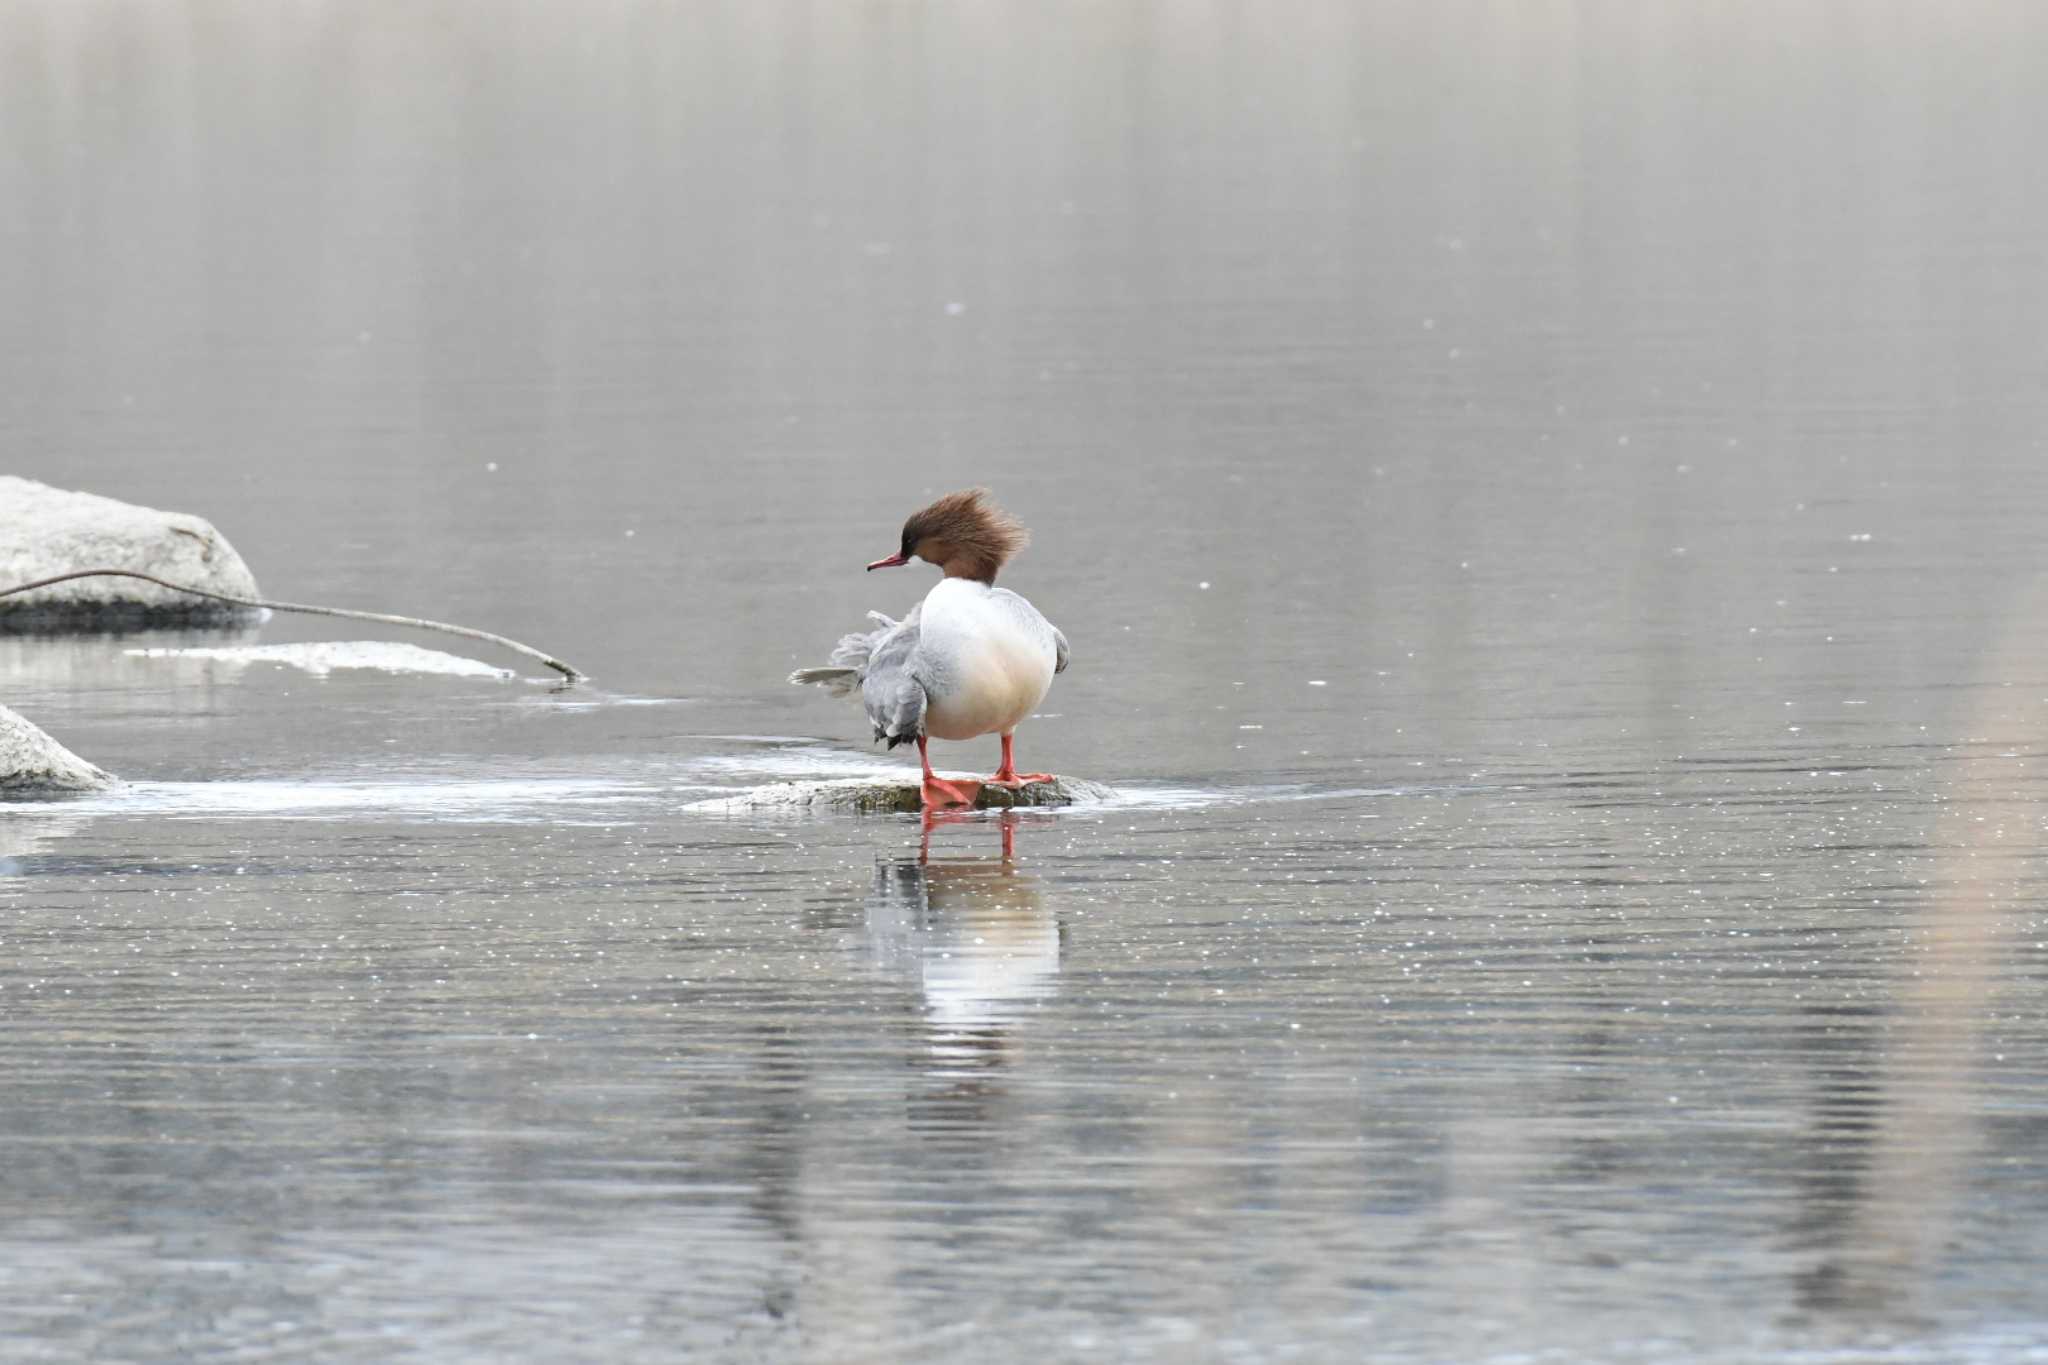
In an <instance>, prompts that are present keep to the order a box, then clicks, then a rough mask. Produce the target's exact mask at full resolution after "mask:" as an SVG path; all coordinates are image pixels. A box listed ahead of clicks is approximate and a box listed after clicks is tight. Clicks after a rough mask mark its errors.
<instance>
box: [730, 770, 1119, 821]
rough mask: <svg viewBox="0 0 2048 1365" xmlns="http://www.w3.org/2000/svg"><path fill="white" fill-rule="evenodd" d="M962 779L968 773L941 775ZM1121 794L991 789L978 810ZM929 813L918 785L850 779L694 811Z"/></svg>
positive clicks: (1088, 787) (1058, 783)
mask: <svg viewBox="0 0 2048 1365" xmlns="http://www.w3.org/2000/svg"><path fill="white" fill-rule="evenodd" d="M941 775H942V776H945V777H950V778H956V779H957V778H960V777H964V776H967V774H962V773H946V774H941ZM1113 795H1115V792H1114V791H1113V790H1112V789H1111V788H1109V787H1105V786H1103V785H1102V784H1101V783H1100V782H1090V781H1088V780H1087V779H1086V778H1080V777H1055V778H1054V779H1053V780H1052V781H1050V782H1027V783H1026V784H1025V785H1023V786H1021V787H1017V788H1014V789H1012V788H1009V787H991V786H989V785H987V784H986V783H984V784H983V786H982V788H981V795H980V797H979V798H978V799H977V800H976V801H975V803H974V809H976V810H1008V809H1010V808H1012V807H1017V808H1023V807H1030V806H1037V807H1046V806H1071V805H1073V804H1075V803H1076V802H1078V801H1101V800H1106V799H1107V798H1109V797H1111V796H1113ZM922 808H923V789H922V787H921V786H920V784H919V783H918V782H917V781H915V780H912V781H907V782H906V781H896V780H892V779H886V778H873V777H847V778H838V779H834V780H832V781H827V782H777V783H774V784H772V785H770V786H766V787H753V788H750V789H748V790H747V791H743V792H739V793H737V794H736V795H733V796H720V797H715V798H713V799H712V800H709V801H698V802H695V803H693V804H692V805H691V806H690V809H691V810H705V811H756V810H804V809H814V810H844V811H858V812H862V813H870V812H879V813H883V814H887V813H893V812H911V813H914V812H916V811H918V810H920V809H922Z"/></svg>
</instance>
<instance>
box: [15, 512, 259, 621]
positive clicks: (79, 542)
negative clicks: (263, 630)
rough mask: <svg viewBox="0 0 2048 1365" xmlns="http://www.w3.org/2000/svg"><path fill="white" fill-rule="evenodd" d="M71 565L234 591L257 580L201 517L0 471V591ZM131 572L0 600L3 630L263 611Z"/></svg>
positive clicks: (247, 593)
mask: <svg viewBox="0 0 2048 1365" xmlns="http://www.w3.org/2000/svg"><path fill="white" fill-rule="evenodd" d="M76 569H130V570H134V571H136V572H138V573H146V574H153V575H155V576H156V577H158V578H162V579H165V580H167V581H169V582H172V583H187V584H190V585H191V586H193V587H195V588H205V589H207V590H208V591H210V592H221V593H228V594H230V595H231V596H235V597H255V596H258V595H259V594H258V592H257V589H256V577H255V575H254V574H252V573H250V572H249V566H248V565H247V564H245V563H243V562H242V557H241V556H240V555H239V554H237V553H235V547H234V546H232V545H230V544H228V542H227V537H225V536H223V535H222V534H221V533H220V532H219V531H216V530H215V529H214V528H213V525H212V523H210V522H208V521H206V520H205V519H204V518H202V517H195V516H191V515H189V514H187V513H184V512H159V511H157V510H156V509H155V508H153V507H138V506H136V505H135V504H133V503H127V502H117V501H116V500H115V499H113V498H103V497H100V496H98V495H97V494H94V493H73V492H69V491H67V490H65V489H62V488H52V487H50V486H49V485H48V484H42V483H37V482H35V481H34V480H32V479H22V478H16V477H14V476H13V475H0V588H10V587H13V586H14V585H15V584H17V583H32V582H34V581H35V580H36V579H39V578H50V577H54V576H55V575H57V574H61V573H70V572H72V571H73V570H76ZM260 614H261V613H260V612H258V611H257V610H256V609H254V608H251V607H237V606H231V605H229V604H228V603H225V602H215V601H211V600H209V599H207V598H204V597H193V596H190V595H189V594H186V593H179V592H172V591H170V590H169V589H167V588H159V587H157V586H156V585H155V584H153V583H144V582H141V581H140V580H138V579H133V578H78V579H73V580H72V581H71V582H69V583H59V584H57V585H56V586H55V587H49V588H38V589H37V590H36V591H34V592H31V593H23V594H22V595H21V596H19V597H0V630H38V631H53V632H55V631H76V630H123V629H136V628H140V627H144V626H161V625H195V624H200V625H204V624H214V623H219V622H223V621H236V620H246V619H249V618H252V617H255V616H258V615H260Z"/></svg>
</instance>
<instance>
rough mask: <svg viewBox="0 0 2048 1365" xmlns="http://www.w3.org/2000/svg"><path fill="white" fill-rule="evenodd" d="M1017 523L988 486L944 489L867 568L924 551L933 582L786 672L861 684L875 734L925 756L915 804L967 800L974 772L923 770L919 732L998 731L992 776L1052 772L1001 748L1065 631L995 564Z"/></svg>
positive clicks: (952, 735)
mask: <svg viewBox="0 0 2048 1365" xmlns="http://www.w3.org/2000/svg"><path fill="white" fill-rule="evenodd" d="M1029 540H1030V534H1029V533H1028V532H1027V531H1025V529H1024V527H1023V524H1022V523H1021V522H1019V521H1018V520H1017V519H1016V518H1015V517H1013V516H1011V515H1010V514H1009V513H1007V512H1005V511H1003V510H1002V509H1001V508H1000V507H997V506H996V505H995V504H994V503H993V502H991V501H990V500H989V495H988V490H987V489H983V488H970V489H968V490H966V491H965V492H962V493H948V494H947V495H946V496H945V497H943V498H940V499H939V500H938V501H937V502H935V503H933V504H932V505H931V506H929V507H926V508H924V509H923V510H922V511H919V512H916V513H913V514H912V516H911V518H910V520H908V521H906V522H904V523H903V541H902V548H901V549H899V550H898V551H897V552H896V553H895V554H893V555H890V556H889V557H888V558H887V559H878V560H876V561H875V562H874V563H872V564H870V565H868V568H869V569H870V570H873V569H888V568H894V567H895V566H896V565H899V564H908V563H909V562H910V561H911V560H913V559H922V560H924V561H925V562H926V563H927V564H936V565H938V566H939V568H941V569H943V570H944V571H945V575H946V576H945V577H944V578H941V579H940V580H939V582H938V586H936V587H934V588H933V589H932V590H931V591H930V592H929V593H926V594H925V599H924V601H922V602H920V603H919V604H918V605H917V606H915V607H912V608H911V609H910V615H908V616H906V617H904V618H903V619H902V620H901V621H892V620H890V619H889V618H888V617H886V616H884V615H882V613H880V612H878V611H871V612H869V613H868V616H869V617H870V618H871V619H872V620H875V621H877V622H880V623H881V629H879V630H875V631H870V632H868V633H866V634H854V635H848V636H845V637H843V638H842V639H841V640H840V641H839V647H838V648H837V649H835V650H833V651H832V662H831V664H830V666H828V667H825V668H800V669H798V670H797V671H796V672H794V673H792V674H790V675H789V680H790V681H791V682H793V683H820V684H822V685H824V686H825V687H827V688H829V689H831V691H832V693H833V695H834V696H840V697H845V696H851V695H852V693H853V690H854V689H855V688H856V687H857V688H859V689H860V695H861V701H862V703H863V704H864V705H865V706H866V707H867V713H868V719H869V720H870V721H872V722H873V723H874V727H875V738H876V739H881V740H887V741H888V742H889V747H890V748H892V749H893V748H895V747H896V746H897V745H899V744H907V743H909V742H910V741H912V740H916V741H917V756H918V758H919V759H920V760H921V761H922V762H923V764H924V805H925V808H926V809H927V810H929V809H931V808H932V807H934V806H944V805H961V806H968V805H973V804H974V800H975V798H976V797H977V796H979V795H980V794H981V786H982V784H981V783H979V782H950V781H947V780H946V779H944V778H942V777H938V776H937V775H935V774H934V773H933V772H932V760H931V754H930V752H929V751H928V750H927V748H926V742H927V740H928V739H973V738H974V737H975V736H977V735H989V734H996V735H1001V736H1002V737H1003V766H1002V767H1001V768H999V769H998V770H997V771H996V774H995V776H993V777H991V778H989V779H988V780H989V781H990V782H993V783H995V784H997V785H999V786H1005V787H1020V786H1022V785H1024V784H1025V783H1026V782H1050V781H1051V780H1052V777H1051V775H1050V774H1048V773H1020V772H1018V771H1017V765H1016V762H1015V761H1014V760H1013V759H1012V757H1011V754H1010V743H1011V738H1012V736H1013V735H1014V733H1015V731H1016V729H1017V722H1018V721H1020V720H1022V719H1024V717H1026V716H1028V715H1030V714H1031V713H1032V712H1033V711H1034V710H1036V709H1037V707H1038V704H1039V703H1040V702H1041V701H1043V700H1045V694H1046V691H1047V689H1049V688H1050V687H1051V686H1052V675H1053V674H1055V673H1058V672H1061V671H1062V670H1064V669H1065V668H1066V666H1067V637H1066V636H1064V635H1062V634H1060V633H1059V631H1058V630H1056V629H1054V628H1053V624H1052V622H1050V621H1048V620H1046V619H1045V618H1044V617H1043V616H1040V615H1039V614H1038V608H1036V607H1034V606H1032V605H1031V604H1030V603H1029V602H1027V601H1025V600H1024V599H1023V598H1021V597H1019V596H1018V595H1017V594H1016V593H1013V592H1011V591H1010V590H1009V589H1007V588H998V587H997V586H995V582H996V573H997V571H998V570H1000V569H1001V568H1002V567H1003V564H1004V563H1005V562H1006V561H1007V560H1008V559H1009V558H1010V556H1011V555H1013V554H1015V553H1017V551H1019V550H1021V549H1023V548H1024V546H1025V544H1026V543H1027V542H1028V541H1029Z"/></svg>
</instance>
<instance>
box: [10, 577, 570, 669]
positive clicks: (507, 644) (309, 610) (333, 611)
mask: <svg viewBox="0 0 2048 1365" xmlns="http://www.w3.org/2000/svg"><path fill="white" fill-rule="evenodd" d="M74 578H139V579H141V580H142V581H143V582H145V583H154V584H156V585H157V586H158V587H159V588H169V589H170V590H171V591H172V592H187V593H191V594H192V595H193V596H194V597H210V598H212V599H213V600H214V601H216V602H227V603H231V604H232V605H234V606H237V607H258V608H261V609H262V610H264V611H296V612H302V613H304V614H305V615H307V616H339V617H341V618H343V619H344V620H348V621H375V622H376V623H378V624H379V625H386V626H406V627H408V628H410V629H413V630H438V631H440V632H441V633H442V634H444V635H461V636H465V637H467V638H469V639H471V640H483V641H486V642H488V643H490V644H494V645H497V646H498V647H499V648H501V649H509V650H511V651H512V652H513V653H514V654H524V655H525V656H526V657H527V658H529V659H537V660H539V661H540V662H541V663H544V664H546V665H547V666H548V667H549V668H552V669H554V670H555V672H557V673H559V674H561V675H562V676H563V677H565V678H567V679H568V680H569V681H570V682H581V681H583V679H584V677H585V674H584V673H583V671H582V670H581V669H578V668H575V667H573V666H572V665H569V664H566V663H564V662H562V661H561V660H560V659H557V658H555V657H554V656H553V655H552V654H544V653H542V652H541V651H540V650H537V649H535V648H534V647H533V646H531V645H522V644H520V643H519V642H518V641H517V640H508V639H507V638H505V637H504V636H502V635H493V634H492V633H491V632H490V631H488V630H472V629H470V628H469V627H468V626H451V625H449V624H448V623H447V622H445V621H427V620H423V619H422V618H420V617H417V616H393V615H391V614H389V613H387V612H381V611H355V610H352V609H350V608H348V607H314V606H308V605H306V604H305V603H303V602H271V601H266V600H265V599H263V598H260V597H233V596H230V595H229V594H227V593H224V592H213V591H211V590H210V589H207V588H191V587H187V586H186V585H184V584H183V583H170V582H166V581H165V580H163V579H161V578H157V577H155V576H154V575H152V574H146V573H137V572H135V571H134V570H133V569H79V570H77V571H75V572H72V573H60V574H58V575H56V576H55V577H52V578H39V579H37V580H36V581H35V582H33V583H22V584H20V585H18V586H16V587H12V588H0V597H12V596H14V595H15V594H16V593H21V592H28V591H30V590H32V589H35V588H47V587H49V586H50V585H51V584H53V583H68V582H70V581H71V580H72V579H74Z"/></svg>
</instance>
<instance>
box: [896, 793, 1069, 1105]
mask: <svg viewBox="0 0 2048 1365" xmlns="http://www.w3.org/2000/svg"><path fill="white" fill-rule="evenodd" d="M1023 823H1024V817H1020V816H1019V815H1018V814H1017V813H1016V812H1014V811H1005V812H1003V813H1002V814H1001V815H999V816H998V817H996V819H994V820H988V819H985V818H969V819H966V820H960V819H958V818H956V819H954V820H947V819H946V818H945V817H937V818H936V819H934V820H932V821H929V822H928V823H927V825H926V827H925V834H924V841H923V845H922V847H920V849H919V850H918V853H917V856H915V857H903V858H895V859H889V860H886V861H883V862H880V863H878V864H877V865H876V867H875V883H874V889H873V892H872V894H870V896H869V897H868V908H867V921H868V937H869V942H870V943H871V944H872V946H873V948H874V951H875V953H876V955H877V956H878V957H879V958H881V959H882V960H883V961H884V962H886V963H887V964H888V965H889V966H891V967H892V968H893V969H895V970H898V971H901V972H903V973H905V974H906V975H909V976H910V977H912V978H913V979H914V980H915V981H917V982H918V983H919V985H920V986H921V987H922V990H923V994H924V1019H925V1028H924V1032H923V1044H924V1046H923V1048H922V1049H921V1050H920V1052H919V1053H917V1054H914V1055H913V1058H912V1064H913V1065H914V1066H915V1067H916V1069H917V1070H918V1071H919V1073H920V1075H921V1078H922V1084H921V1085H920V1086H919V1087H918V1091H917V1095H916V1097H915V1098H914V1100H913V1105H912V1110H913V1113H912V1117H913V1120H914V1123H915V1126H917V1127H919V1128H920V1129H923V1130H925V1131H928V1132H931V1133H934V1134H937V1133H942V1132H945V1131H960V1130H962V1129H978V1128H980V1127H982V1126H984V1125H985V1124H986V1122H987V1119H988V1110H989V1107H990V1105H991V1104H993V1103H994V1102H995V1101H996V1100H997V1099H999V1098H1000V1096H1001V1094H1002V1091H1003V1085H1002V1083H1003V1080H1004V1072H1005V1068H1006V1067H1007V1066H1008V1065H1009V1064H1010V1060H1011V1057H1010V1053H1011V1050H1012V1048H1013V1047H1014V1045H1015V1043H1014V1039H1015V1037H1016V1035H1017V1032H1018V1030H1019V1029H1020V1027H1021V1026H1023V1025H1024V1024H1025V1023H1026V1021H1027V1020H1028V1019H1029V1017H1030V1016H1031V1015H1032V1014H1033V1013H1034V1012H1035V1011H1036V1010H1037V1009H1038V1008H1039V1007H1040V1006H1041V1004H1042V1003H1043V1002H1044V1001H1045V1000H1047V999H1049V998H1050V997H1051V996H1052V995H1053V993H1054V991H1055V990H1056V989H1057V988H1058V978H1059V970H1060V929H1059V925H1058V923H1057V921H1055V920H1054V918H1053V915H1052V912H1051V911H1050V910H1049V909H1048V908H1047V907H1046V905H1045V903H1044V900H1043V898H1042V896H1041V888H1040V883H1039V879H1038V877H1037V876H1036V875H1035V874H1034V873H1031V872H1028V871H1025V870H1024V869H1023V868H1021V867H1019V866H1018V864H1017V861H1016V837H1017V831H1018V829H1019V827H1020V826H1021V825H1022V824H1023ZM946 824H959V825H962V826H965V827H964V828H962V829H961V830H960V833H961V834H962V835H963V836H964V835H971V834H979V833H981V832H982V831H984V830H985V831H987V835H988V838H989V842H991V843H993V844H996V845H997V846H998V847H999V848H1000V852H996V851H995V850H993V849H992V850H990V852H988V853H985V854H975V853H959V852H951V851H943V846H942V851H941V852H940V853H934V852H933V851H932V848H931V844H932V834H933V832H934V828H935V826H940V825H946ZM962 842H964V840H962Z"/></svg>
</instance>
